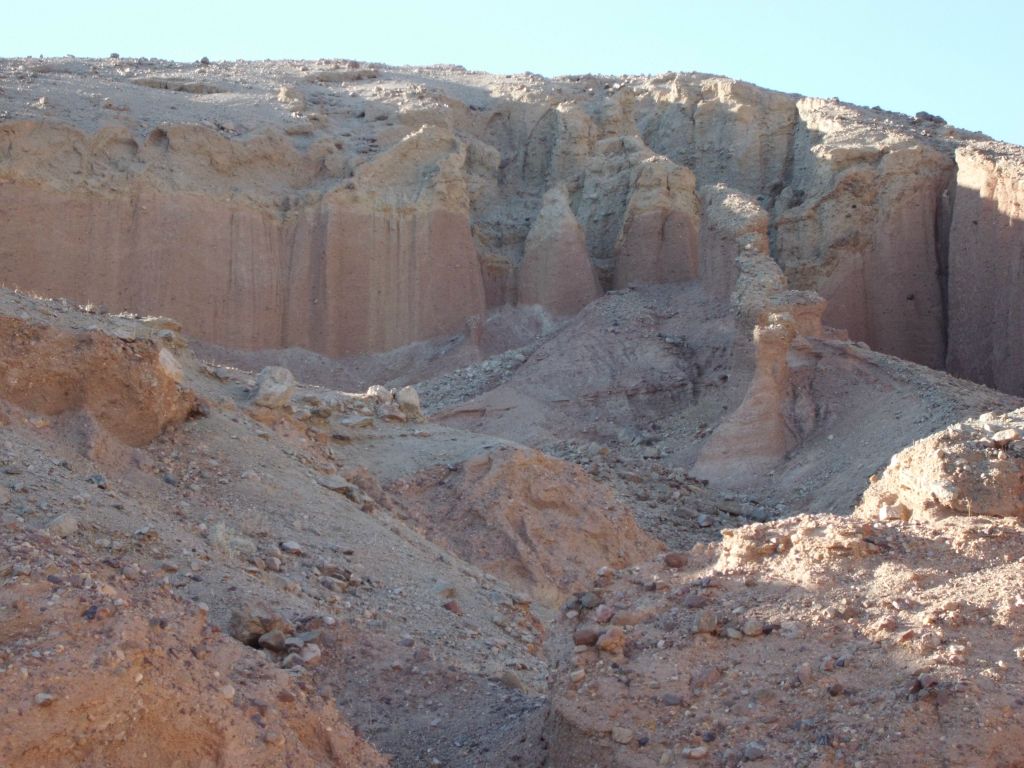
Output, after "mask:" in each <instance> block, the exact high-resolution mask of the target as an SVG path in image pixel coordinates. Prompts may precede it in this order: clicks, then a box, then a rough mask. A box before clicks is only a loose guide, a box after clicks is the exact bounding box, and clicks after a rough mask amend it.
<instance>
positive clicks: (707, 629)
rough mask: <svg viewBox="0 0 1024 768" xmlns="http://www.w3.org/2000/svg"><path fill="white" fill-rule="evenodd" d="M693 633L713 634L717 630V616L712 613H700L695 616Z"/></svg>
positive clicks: (708, 611)
mask: <svg viewBox="0 0 1024 768" xmlns="http://www.w3.org/2000/svg"><path fill="white" fill-rule="evenodd" d="M693 627H694V632H698V633H701V634H705V635H710V634H713V633H714V631H715V630H716V629H718V616H716V615H715V612H714V611H710V610H707V611H701V612H700V613H698V614H697V620H696V621H695V622H694V625H693Z"/></svg>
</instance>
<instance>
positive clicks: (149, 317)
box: [0, 58, 1024, 768]
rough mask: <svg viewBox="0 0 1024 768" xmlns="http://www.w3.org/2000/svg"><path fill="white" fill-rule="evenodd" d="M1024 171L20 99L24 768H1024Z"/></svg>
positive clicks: (4, 694)
mask: <svg viewBox="0 0 1024 768" xmlns="http://www.w3.org/2000/svg"><path fill="white" fill-rule="evenodd" d="M1020 152H1021V150H1020V149H1019V148H1015V147H1008V146H1003V145H996V144H993V143H991V142H988V141H987V140H986V139H984V137H981V136H977V135H969V134H965V133H963V132H961V131H958V130H956V129H954V128H951V127H949V126H946V125H945V124H944V123H943V122H942V121H941V119H939V118H935V117H933V116H928V115H923V114H922V115H920V116H919V117H917V118H907V117H905V116H900V115H895V114H890V113H884V112H881V111H878V110H873V109H861V108H856V107H852V106H849V105H845V104H841V103H839V102H837V101H834V100H832V101H825V100H820V99H809V98H801V97H796V96H791V95H787V94H779V93H773V92H769V91H765V90H762V89H758V88H756V87H754V86H751V85H748V84H746V83H739V82H736V81H732V80H728V79H725V78H719V77H711V76H704V75H693V74H671V75H664V76H659V77H628V78H627V77H624V78H614V79H612V78H597V77H591V76H586V77H571V78H559V79H551V80H545V79H543V78H539V77H536V76H532V75H522V76H509V77H497V76H492V75H485V74H482V73H472V72H466V71H464V70H461V69H458V68H450V67H449V68H420V69H404V68H391V67H386V66H381V65H368V64H360V63H356V62H348V61H340V60H339V61H319V62H264V63H250V62H235V63H205V62H204V63H197V64H195V65H182V64H171V63H167V62H160V61H154V60H134V59H133V60H126V59H120V58H111V59H110V60H105V61H86V60H79V59H73V58H66V59H60V60H46V61H42V60H33V59H29V60H20V61H13V60H5V61H2V62H0V211H2V213H0V279H2V280H3V281H4V282H6V283H7V285H8V286H9V287H8V288H3V289H0V468H2V470H3V474H2V475H0V530H2V534H0V586H2V590H0V593H2V596H0V713H2V714H4V717H3V718H0V764H2V765H4V766H11V768H29V766H32V767H33V768H34V766H38V765H41V764H45V765H48V766H50V765H52V766H68V767H69V768H70V766H108V765H113V766H122V765H123V766H128V765H138V764H140V763H145V762H149V763H152V764H155V765H157V764H158V765H164V764H166V765H174V766H181V767H182V768H186V767H187V768H192V767H193V766H195V767H196V768H200V767H202V768H206V767H207V766H214V765H220V766H238V767H239V768H241V766H254V765H255V766H278V765H280V766H284V765H295V766H305V765H309V766H313V765H317V766H319V765H337V766H357V765H358V766H374V765H385V764H390V765H393V766H423V765H429V766H449V767H450V768H470V767H473V768H477V767H493V768H508V767H509V766H523V767H524V768H531V767H534V766H536V767H539V766H553V767H554V768H561V767H562V766H566V767H569V768H571V767H573V766H580V767H581V768H583V767H584V766H586V767H587V768H590V767H591V766H609V768H612V767H615V768H618V767H622V768H626V767H627V766H629V767H637V766H644V767H646V766H652V767H653V766H673V765H675V766H680V767H682V766H686V765H691V764H698V765H699V764H707V765H715V766H721V767H723V768H724V767H726V766H728V767H729V768H734V767H735V766H738V765H744V764H746V763H752V764H754V765H779V766H814V767H815V768H824V766H834V767H835V768H839V767H843V768H852V767H854V766H861V767H862V768H867V767H868V766H888V765H892V764H894V763H897V762H898V763H901V764H906V765H908V766H922V767H923V766H933V765H949V766H958V765H970V766H978V767H979V768H997V767H1000V768H1002V767H1004V766H1012V765H1016V764H1017V763H1018V762H1019V755H1018V752H1019V749H1018V746H1019V742H1020V738H1021V736H1022V730H1021V729H1022V727H1024V709H1022V708H1021V706H1020V703H1021V701H1024V667H1022V666H1021V663H1022V662H1021V659H1022V658H1024V608H1022V606H1024V594H1022V593H1021V584H1022V578H1024V574H1022V573H1021V564H1022V562H1024V561H1022V560H1021V559H1020V557H1019V556H1018V555H1019V552H1020V550H1021V545H1022V544H1024V528H1022V523H1021V520H1022V518H1024V458H1022V457H1024V453H1022V452H1024V421H1022V416H1021V414H1022V412H1024V411H1022V408H1024V400H1021V398H1020V397H1019V395H1020V394H1021V393H1022V392H1024V379H1022V378H1021V371H1022V370H1024V366H1022V365H1021V359H1020V357H1021V354H1024V352H1022V349H1024V343H1022V334H1021V331H1022V330H1024V328H1021V323H1022V316H1021V310H1020V308H1019V302H1018V301H1016V298H1017V295H1018V294H1019V293H1020V291H1021V288H1022V286H1021V280H1022V273H1021V269H1020V268H1019V267H1020V264H1019V263H1018V262H1019V259H1018V257H1019V251H1020V248H1021V244H1022V240H1021V230H1020V227H1019V221H1020V219H1021V218H1022V213H1021V210H1020V205H1021V202H1020V199H1021V198H1020V189H1021V178H1022V176H1021V168H1022V165H1021V162H1020V157H1021V155H1020ZM1015 259H1018V260H1017V261H1015ZM13 287H16V288H17V289H18V290H12V289H11V288H13ZM122 310H129V311H124V312H122ZM161 315H169V316H171V317H174V318H175V319H169V317H165V316H161ZM873 348H874V349H873ZM268 363H269V364H273V365H269V366H268V367H264V366H265V365H267V364H268ZM281 366H287V367H281ZM944 368H948V371H946V370H943V369H944ZM953 373H956V374H960V375H963V376H965V377H967V378H956V377H955V376H954V375H951V374H953ZM293 374H294V375H293ZM296 379H297V380H298V381H296ZM968 379H970V380H968ZM371 384H372V386H369V385H371ZM410 384H414V385H415V386H408V385H410ZM986 384H987V385H993V386H994V387H995V388H989V386H986Z"/></svg>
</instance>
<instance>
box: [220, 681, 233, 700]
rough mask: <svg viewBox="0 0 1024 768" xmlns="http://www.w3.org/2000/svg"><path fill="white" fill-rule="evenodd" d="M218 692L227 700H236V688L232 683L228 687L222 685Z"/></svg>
mask: <svg viewBox="0 0 1024 768" xmlns="http://www.w3.org/2000/svg"><path fill="white" fill-rule="evenodd" d="M218 690H219V691H220V695H221V696H223V697H224V698H225V699H229V700H230V699H233V698H235V686H233V685H231V683H228V684H227V685H222V686H221V687H220V688H219V689H218Z"/></svg>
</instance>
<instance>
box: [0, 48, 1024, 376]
mask: <svg viewBox="0 0 1024 768" xmlns="http://www.w3.org/2000/svg"><path fill="white" fill-rule="evenodd" d="M0 67H2V69H0V88H2V91H0V114H2V116H3V122H2V123H0V196H2V199H0V203H2V205H3V209H4V210H5V212H6V215H5V216H4V217H3V219H2V220H0V226H2V230H0V242H2V246H0V247H2V249H3V250H2V251H0V257H2V265H3V268H2V272H0V279H3V280H4V281H6V282H7V283H8V284H9V285H13V286H18V287H21V288H25V289H28V290H35V291H39V292H41V293H44V294H46V295H60V296H69V297H71V298H73V299H75V300H76V301H79V302H82V303H87V302H89V303H94V304H97V305H99V304H102V305H104V306H107V307H108V308H110V309H111V310H114V311H120V310H122V309H131V310H135V311H145V312H150V313H161V314H167V315H170V316H172V317H175V318H177V319H179V320H180V322H182V323H183V324H184V327H185V328H186V330H187V331H188V332H189V333H190V334H192V335H194V336H196V337H198V338H200V339H203V340H206V341H208V342H212V343H216V344H221V345H226V346H229V347H236V348H246V349H254V348H285V347H303V348H305V349H309V350H313V351H316V352H320V353H324V354H326V355H330V356H338V355H343V354H357V353H364V352H380V351H384V350H389V349H393V348H395V347H400V346H402V345H405V344H408V343H410V342H414V341H422V340H427V339H437V338H439V337H443V336H447V335H451V334H460V333H464V332H467V323H469V324H471V325H472V326H473V328H476V326H477V325H478V324H479V322H480V318H481V317H482V316H484V315H485V313H487V312H489V311H493V310H495V309H498V308H500V307H503V306H508V305H527V304H540V305H543V306H545V307H546V308H548V309H549V310H550V311H552V312H553V313H555V314H562V315H564V314H571V313H572V312H575V311H576V310H577V309H579V308H580V307H581V306H582V305H583V304H585V303H586V302H587V301H588V300H590V299H592V298H594V297H596V296H597V295H598V294H599V293H600V292H601V291H602V290H607V289H610V288H624V287H626V286H628V285H630V284H646V283H659V282H670V281H680V280H683V281H685V280H693V279H696V278H704V279H711V280H713V281H716V282H721V281H725V282H728V279H729V277H728V275H722V274H719V272H718V270H717V268H716V265H715V264H714V258H713V255H714V252H715V243H716V241H717V236H716V233H715V226H714V220H715V218H716V215H717V213H716V211H715V208H714V206H715V200H714V196H712V199H709V197H708V194H707V190H709V189H710V188H711V187H713V186H714V185H718V184H721V185H725V186H727V187H729V188H732V189H734V190H736V191H737V192H739V193H742V194H744V195H746V196H748V197H749V199H750V200H751V201H752V202H753V204H755V205H756V206H757V207H758V208H759V209H760V210H761V211H762V212H763V218H764V221H763V226H764V229H765V231H766V233H767V235H768V239H769V244H770V250H771V255H772V257H773V258H774V259H775V260H776V261H777V262H778V263H779V264H780V266H781V267H782V268H783V271H784V273H785V275H786V277H787V278H788V279H789V281H790V283H791V285H792V286H793V287H794V288H799V289H803V290H815V291H818V292H819V293H820V294H821V295H822V296H823V297H824V298H825V299H826V300H827V301H828V310H827V312H826V315H825V322H826V323H827V324H829V325H832V326H835V327H838V328H843V329H846V330H847V331H848V332H849V333H850V335H851V336H852V337H853V338H854V339H856V340H861V341H865V342H867V343H868V344H869V345H870V346H871V347H873V348H876V349H879V350H881V351H884V352H887V353H890V354H894V355H897V356H899V357H903V358H905V359H908V360H913V361H915V362H919V363H923V364H926V365H930V366H932V367H939V368H942V367H948V368H949V369H950V370H951V371H952V372H953V373H956V374H958V375H963V376H967V377H969V378H972V379H974V380H976V381H981V382H983V383H986V384H989V385H991V386H995V387H998V388H1000V389H1002V390H1004V391H1010V392H1015V393H1018V394H1020V393H1024V378H1022V376H1024V374H1022V373H1021V371H1024V364H1022V363H1024V361H1022V358H1021V355H1022V354H1024V353H1022V351H1021V345H1020V342H1019V339H1020V338H1021V331H1022V326H1021V323H1022V319H1021V314H1020V310H1019V302H1017V301H1015V300H1014V299H1015V297H1016V296H1018V295H1019V294H1020V291H1021V288H1022V286H1021V279H1022V277H1021V270H1020V268H1019V251H1020V248H1021V243H1022V239H1021V238H1022V235H1021V231H1020V227H1019V222H1020V220H1021V218H1022V217H1024V214H1022V211H1021V205H1022V203H1021V185H1022V181H1021V179H1022V172H1021V168H1022V165H1021V157H1020V153H1019V151H1018V150H1017V149H1015V148H1012V147H1008V146H1005V145H998V144H995V143H993V142H990V141H987V140H986V139H985V137H983V136H980V135H974V134H967V133H964V132H962V131H958V130H956V129H954V128H952V127H950V126H947V125H945V124H944V122H943V121H942V120H941V119H939V118H935V117H933V116H930V115H924V114H922V115H921V116H919V117H917V118H912V119H908V118H906V117H905V116H902V115H897V114H892V113H887V112H882V111H879V110H876V109H863V108H858V107H853V106H851V105H848V104H843V103H840V102H838V101H836V100H822V99H815V98H802V97H798V96H794V95H789V94H782V93H776V92H772V91H766V90H764V89H760V88H757V87H755V86H752V85H749V84H746V83H742V82H737V81H733V80H729V79H726V78H721V77H712V76H708V75H698V74H666V75H661V76H657V77H622V78H602V77H593V76H582V77H567V78H556V79H551V80H546V79H544V78H540V77H536V76H531V75H521V76H506V77H500V76H493V75H487V74H484V73H474V72H467V71H464V70H461V69H458V68H418V69H408V68H393V67H386V66H382V65H367V64H360V63H357V62H351V61H341V60H331V61H324V60H322V61H318V62H264V63H248V62H230V63H229V62H224V63H216V62H214V63H209V64H197V65H182V64H172V63H168V62H161V61H156V60H146V59H138V60H136V59H131V60H129V59H110V60H106V61H87V60H78V59H72V58H67V59H60V60H46V61H40V60H32V59H29V60H5V61H4V62H3V63H2V64H0ZM183 222H188V223H187V225H183ZM43 234H45V237H44V236H42V235H43ZM709 262H710V263H709ZM468 334H469V335H470V336H472V335H473V331H472V330H470V331H468ZM476 341H479V339H477V340H476Z"/></svg>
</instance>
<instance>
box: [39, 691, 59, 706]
mask: <svg viewBox="0 0 1024 768" xmlns="http://www.w3.org/2000/svg"><path fill="white" fill-rule="evenodd" d="M56 700H57V697H56V696H54V695H53V694H52V693H37V694H36V699H35V701H36V704H37V705H38V706H40V707H48V706H50V705H51V704H53V702H55V701H56Z"/></svg>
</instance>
